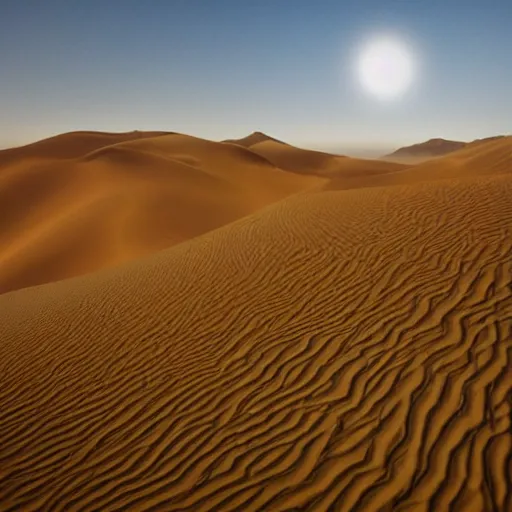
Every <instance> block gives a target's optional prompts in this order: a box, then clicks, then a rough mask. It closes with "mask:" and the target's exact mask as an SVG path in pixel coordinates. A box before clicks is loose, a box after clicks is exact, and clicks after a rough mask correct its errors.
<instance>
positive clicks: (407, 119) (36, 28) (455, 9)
mask: <svg viewBox="0 0 512 512" xmlns="http://www.w3.org/2000/svg"><path fill="white" fill-rule="evenodd" d="M383 31H385V32H386V33H391V34H394V35H396V36H397V37H400V38H403V39H404V40H406V41H408V42H409V45H410V47H411V49H412V52H413V54H414V55H415V56H416V58H417V66H418V69H419V72H418V76H417V77H416V80H415V82H414V86H413V87H412V88H411V90H410V91H409V92H408V93H407V94H406V95H405V96H404V97H402V98H401V99H400V100H396V101H393V102H385V103H383V102H380V101H378V100H377V99H376V98H372V97H370V96H368V95H366V94H364V92H363V91H362V90H361V86H360V85H359V83H358V81H357V79H356V77H355V72H354V67H355V66H354V62H355V55H357V50H358V48H360V47H361V45H362V44H364V42H365V41H367V40H368V39H370V38H371V37H372V36H373V35H374V34H378V33H381V32H383ZM0 73H1V82H0V91H1V94H0V112H1V115H0V147H7V146H12V145H18V144H22V143H26V142H31V141H33V140H36V139H40V138H44V137H47V136H50V135H54V134H57V133H62V132H66V131H71V130H103V131H127V130H134V129H139V130H146V129H147V130H169V131H178V132H183V133H189V134H193V135H197V136H200V137H206V138H210V139H214V140H221V139H224V138H230V137H241V136H244V135H246V134H248V133H250V132H252V131H255V130H259V131H264V132H266V133H268V134H270V135H272V136H274V137H277V138H280V139H283V140H285V141H287V142H290V143H294V144H297V145H302V146H305V147H314V148H319V149H325V150H330V151H338V152H348V153H350V152H358V151H360V150H362V149H375V150H376V151H377V152H378V151H380V150H381V148H382V149H388V148H390V149H391V148H394V147H398V146H401V145H404V144H408V143H414V142H419V141H422V140H426V139H428V138H431V137H438V136H439V137H446V138H454V139H461V140H471V139H474V138H480V137H485V136H490V135H495V134H502V133H511V131H512V128H511V126H512V2H511V1H510V0H488V1H487V2H483V1H482V0H480V1H474V0H469V1H454V0H445V1H440V0H432V1H429V2H419V1H415V0H410V1H405V0H401V1H398V0H390V1H383V0H380V1H374V0H369V1H365V0H357V1H349V2H346V1H342V0H336V1H335V0H318V1H317V2H313V1H311V0H293V1H292V0H259V1H257V2H244V1H240V0H236V1H235V0H160V1H159V0H138V1H135V0H122V1H121V0H118V1H115V0H83V1H80V0H77V1H70V0H46V1H44V2H43V1H41V0H1V2H0Z"/></svg>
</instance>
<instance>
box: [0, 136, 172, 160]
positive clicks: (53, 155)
mask: <svg viewBox="0 0 512 512" xmlns="http://www.w3.org/2000/svg"><path fill="white" fill-rule="evenodd" d="M160 135H168V133H167V132H143V131H133V132H124V133H108V132H69V133H63V134H61V135H56V136H55V137H50V138H48V139H44V140H40V141H37V142H34V143H33V144H28V145H26V146H21V147H18V148H12V149H4V150H2V151H0V168H1V166H3V165H7V164H10V163H11V162H15V161H19V160H27V159H59V160H61V159H69V158H77V157H80V156H83V155H85V154H87V153H89V152H91V151H94V150H95V149H99V148H102V147H104V146H111V145H112V144H117V143H119V142H125V141H129V140H136V139H143V138H147V137H148V138H152V137H158V136H160Z"/></svg>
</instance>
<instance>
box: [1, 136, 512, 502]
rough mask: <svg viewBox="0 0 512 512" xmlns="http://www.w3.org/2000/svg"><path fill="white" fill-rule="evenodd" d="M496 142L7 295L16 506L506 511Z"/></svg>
mask: <svg viewBox="0 0 512 512" xmlns="http://www.w3.org/2000/svg"><path fill="white" fill-rule="evenodd" d="M180 137H183V136H180ZM166 139H167V136H163V137H157V138H156V139H155V138H152V139H148V142H149V140H151V146H154V147H153V148H152V150H151V155H152V158H157V157H156V155H157V154H159V152H160V149H159V148H161V147H167V142H166ZM170 141H172V139H170ZM145 142H146V141H145V140H139V141H134V142H129V143H127V144H128V148H129V149H130V151H135V149H134V147H133V146H132V144H135V145H139V144H140V145H142V146H143V147H145V148H148V146H146V145H145ZM175 142H176V141H175ZM182 142H183V144H182V146H183V147H184V146H186V144H192V145H193V146H194V147H195V146H196V143H195V142H194V143H192V142H191V141H190V140H189V139H185V140H184V141H182ZM203 143H204V142H200V144H199V143H198V144H199V145H200V146H201V145H202V144H203ZM122 144H123V146H124V144H125V143H122ZM160 144H162V146H160ZM173 144H174V142H172V143H171V146H172V145H173ZM218 144H220V143H218ZM258 144H259V143H258ZM490 144H491V145H489V146H487V144H485V145H482V146H481V148H480V149H479V150H478V151H476V153H472V152H471V153H467V151H472V150H471V149H467V148H466V149H463V150H461V151H462V152H464V153H462V152H461V153H460V154H459V152H455V153H453V154H451V155H449V156H447V157H444V158H443V159H440V160H438V161H436V162H435V163H434V162H432V163H430V164H429V165H427V164H424V165H425V167H423V166H418V167H417V168H410V169H405V170H404V169H403V168H400V170H396V171H392V170H391V168H389V169H388V170H387V171H388V172H384V169H381V171H382V172H380V173H373V174H372V173H370V174H368V176H366V177H364V179H363V178H361V183H362V184H361V186H359V187H358V186H356V181H354V180H355V179H356V178H357V177H356V178H347V179H348V180H351V179H352V180H353V181H351V182H350V183H348V184H347V181H346V180H344V179H343V175H342V173H343V172H347V170H346V169H344V170H343V169H342V170H341V171H340V173H341V174H340V175H339V176H334V177H333V178H332V181H330V182H328V184H327V185H326V184H325V182H322V183H320V184H319V185H318V186H317V187H316V190H314V191H313V190H310V191H305V189H304V188H300V187H299V193H298V194H296V195H294V196H291V197H287V198H284V199H281V200H277V199H275V197H273V198H272V199H273V202H272V204H271V203H268V205H267V206H264V207H263V208H262V209H259V210H258V211H254V213H251V214H249V215H246V216H245V217H241V218H239V219H238V220H236V221H234V222H230V223H226V224H225V225H224V226H223V227H220V228H218V229H214V230H213V231H210V232H207V233H204V234H202V235H200V236H196V237H194V238H190V239H188V240H187V241H184V242H182V243H179V244H177V245H174V246H172V247H170V248H169V249H166V250H162V251H159V252H156V253H154V254H152V255H147V256H144V257H140V258H139V259H137V261H132V262H129V263H125V264H123V265H119V266H116V267H111V268H103V269H102V270H98V271H96V272H94V273H90V274H87V275H83V276H81V277H75V278H72V279H67V280H63V281H60V282H55V283H48V284H45V285H42V286H35V287H32V288H28V289H23V290H18V291H14V292H10V293H6V294H3V295H0V365H1V370H0V439H1V444H0V509H1V510H3V511H19V510H23V511H46V510H48V511H50V510H52V511H57V510H66V511H67V510H73V511H74V510H81V511H82V510H83V511H85V510H101V511H114V510H116V511H117V510H134V511H149V510H153V511H160V510H163V511H172V510H180V511H191V512H192V511H193V512H196V511H211V510H222V511H256V510H264V511H292V510H318V511H327V510H341V511H346V510H362V511H381V510H385V511H411V510H414V511H427V510H431V511H445V510H463V511H484V510H493V511H504V512H507V511H510V510H512V482H511V475H512V174H511V173H510V171H511V169H512V152H511V149H512V138H504V139H502V140H500V141H496V142H492V143H490ZM220 145H225V146H227V147H228V148H230V147H234V145H233V144H231V143H226V144H220ZM201 147H203V146H201ZM215 147H216V148H217V146H215ZM137 151H138V150H137ZM188 151H189V152H190V148H189V149H188ZM219 151H220V149H219ZM109 152H110V150H109ZM109 152H108V153H109ZM114 154H115V155H116V157H117V155H118V153H117V149H116V150H115V151H114ZM122 154H123V156H124V155H125V153H124V149H123V153H122ZM137 154H138V153H137ZM187 154H189V153H187ZM198 154H199V156H197V158H199V159H201V155H203V158H204V153H198ZM244 154H245V153H244ZM251 154H252V153H251ZM160 156H162V155H160ZM132 157H133V153H131V152H130V153H129V156H127V161H130V159H131V158H132ZM94 158H95V157H94ZM94 158H93V160H94ZM218 158H219V163H218V165H217V164H211V167H209V169H213V170H211V172H212V173H217V172H219V173H220V172H221V168H222V165H221V164H220V156H219V157H218ZM223 158H224V157H223ZM259 158H263V157H262V156H261V155H260V156H259ZM256 161H257V162H258V164H257V165H256V164H255V165H256V167H257V168H254V169H253V170H254V172H255V173H257V172H259V171H263V170H264V169H267V167H265V164H263V163H262V162H261V161H260V160H255V162H256ZM80 165H87V159H85V161H84V162H81V163H80ZM184 165H185V164H184ZM358 165H360V164H358ZM437 165H440V166H441V167H436V166H437ZM116 169H117V167H116ZM270 169H275V168H274V167H270ZM121 170H122V171H123V172H129V171H124V167H123V166H120V167H119V171H120V172H121ZM416 171H418V175H417V176H415V172H416ZM2 172H4V171H2ZM12 172H15V171H12ZM155 172H156V171H155ZM244 172H245V171H244ZM247 172H249V171H247ZM251 172H252V171H251ZM275 172H278V171H275V170H272V171H270V170H269V173H268V175H271V174H273V173H275ZM283 172H284V171H283ZM361 172H363V171H362V169H361ZM290 174H291V175H292V176H297V174H300V173H290ZM251 176H252V174H251ZM279 176H280V174H279ZM299 178H301V177H300V176H299ZM109 179H114V178H109ZM251 179H252V178H251ZM254 179H255V180H256V178H254ZM265 179H266V177H265ZM372 180H377V183H376V184H374V185H373V186H372V185H371V181H372ZM276 181H277V182H278V183H279V186H281V185H282V182H281V181H279V180H277V178H276ZM178 182H179V180H178V178H176V183H178ZM256 182H257V183H258V181H257V180H256ZM283 183H284V182H283ZM286 183H287V182H286ZM276 186H277V185H276ZM282 186H283V187H284V185H282ZM135 188H137V187H135ZM285 188H286V187H285ZM344 189H345V190H344ZM280 193H281V191H280V192H279V194H280ZM279 194H277V195H279ZM274 199H275V201H274ZM0 204H2V203H0ZM47 208H50V206H47ZM77 226H78V225H77ZM6 227H7V228H8V227H9V224H8V223H7V224H6V225H5V226H4V227H3V228H2V229H6ZM76 229H78V227H77V228H76ZM2 232H3V231H2ZM84 236H87V234H86V235H84ZM105 238H108V237H105ZM92 240H94V241H96V237H93V238H92ZM90 243H92V242H90ZM97 243H98V244H100V242H97ZM85 246H87V244H86V243H85V242H84V247H85ZM2 247H3V245H2ZM0 268H2V267H1V264H0Z"/></svg>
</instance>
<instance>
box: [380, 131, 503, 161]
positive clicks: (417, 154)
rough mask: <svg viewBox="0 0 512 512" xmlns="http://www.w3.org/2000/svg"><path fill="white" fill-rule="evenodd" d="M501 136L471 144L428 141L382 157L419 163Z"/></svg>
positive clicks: (497, 137)
mask: <svg viewBox="0 0 512 512" xmlns="http://www.w3.org/2000/svg"><path fill="white" fill-rule="evenodd" d="M502 137H503V136H502V135H499V136H496V137H488V138H485V139H478V140H474V141H473V142H461V141H455V140H446V139H430V140H428V141H426V142H421V143H419V144H414V145H412V146H406V147H403V148H400V149H397V150H396V151H395V152H393V153H391V154H389V155H386V156H385V157H383V158H384V159H385V160H392V161H397V162H404V163H412V164H416V163H420V162H423V161H425V160H429V159H431V158H438V157H441V156H445V155H448V154H449V153H453V152H454V151H458V150H459V149H462V148H465V147H468V146H476V145H479V144H482V143H486V142H493V141H494V140H498V139H500V138H502Z"/></svg>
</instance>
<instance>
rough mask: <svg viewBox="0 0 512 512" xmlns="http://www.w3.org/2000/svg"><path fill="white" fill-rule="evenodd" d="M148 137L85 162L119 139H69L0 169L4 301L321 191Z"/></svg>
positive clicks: (166, 138) (279, 173)
mask: <svg viewBox="0 0 512 512" xmlns="http://www.w3.org/2000/svg"><path fill="white" fill-rule="evenodd" d="M141 133H144V132H141ZM146 135H147V136H146V137H142V135H141V136H140V137H132V139H133V140H132V139H130V140H126V139H127V136H125V137H124V138H123V140H121V142H117V143H115V144H113V145H107V146H104V147H100V148H98V147H95V148H94V149H93V150H92V151H88V152H86V153H85V154H80V156H79V157H77V158H68V157H69V156H70V154H71V153H73V154H77V153H78V149H80V151H81V152H83V151H84V150H86V149H90V148H91V140H92V141H93V142H94V144H95V145H97V144H98V141H105V140H108V141H109V142H112V140H114V141H115V140H118V139H119V137H117V138H113V136H108V135H105V134H96V135H94V134H85V135H84V134H67V135H63V136H61V137H56V138H54V139H49V140H48V141H42V142H40V143H36V144H33V145H31V146H28V147H27V148H28V149H27V150H26V151H25V152H23V151H22V150H23V148H19V149H17V150H16V151H18V153H19V155H18V158H17V159H16V160H11V161H10V162H9V164H8V165H5V166H4V168H3V169H2V168H0V212H1V215H0V293H5V292H7V291H11V290H14V289H18V288H24V287H27V286H34V285H38V284H43V283H47V282H51V281H56V280H59V279H65V278H68V277H73V276H76V275H81V274H85V273H89V272H93V271H95V270H98V269H101V268H105V267H110V266H114V265H117V264H119V263H122V262H124V261H128V260H132V259H136V258H138V257H141V256H143V255H146V254H150V253H152V252H155V251H157V250H161V249H164V248H168V247H170V246H171V245H174V244H176V243H180V242H183V241H185V240H188V239H190V238H193V237H195V236H198V235H200V234H202V233H205V232H207V231H210V230H212V229H215V228H218V227H219V226H223V225H225V224H228V223H230V222H232V221H234V220H236V219H239V218H241V217H243V216H244V215H248V214H250V213H253V212H254V211H256V210H258V209H260V208H261V207H263V206H266V205H267V204H270V203H272V202H275V201H277V200H280V199H282V198H284V197H286V196H289V195H290V194H294V193H297V192H299V191H302V190H305V189H308V188H311V187H313V186H318V185H319V184H321V183H322V180H319V179H317V178H312V177H301V176H298V175H295V174H292V173H288V172H285V171H283V170H281V169H278V168H276V167H275V166H274V165H273V164H271V163H270V162H268V161H267V160H265V159H264V158H263V157H261V156H259V155H257V154H254V153H252V152H251V151H249V150H246V149H245V148H241V147H237V146H230V145H227V144H220V143H215V142H210V141H205V140H202V139H197V138H195V137H188V136H184V135H175V134H171V135H158V136H157V137H153V136H152V134H146ZM57 142H58V143H59V144H60V145H61V146H62V147H61V149H60V153H59V152H58V147H57ZM69 146H71V149H70V147H69ZM35 149H37V150H38V151H39V154H40V155H42V154H43V153H44V154H45V155H46V156H44V157H42V156H40V157H39V158H37V159H36V158H34V151H35ZM50 150H51V152H53V153H52V154H55V155H56V154H59V155H64V156H65V157H64V156H62V158H60V157H59V158H57V157H54V158H49V156H48V155H49V154H50ZM13 151H14V150H13ZM27 155H31V156H30V158H28V157H27ZM1 156H2V153H1V152H0V160H1Z"/></svg>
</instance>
